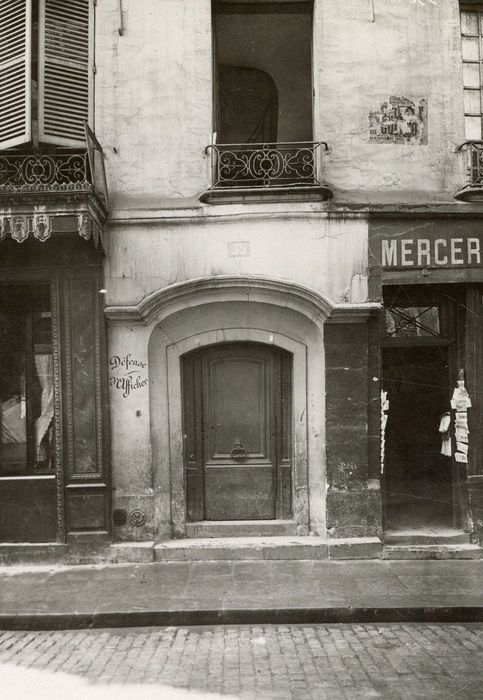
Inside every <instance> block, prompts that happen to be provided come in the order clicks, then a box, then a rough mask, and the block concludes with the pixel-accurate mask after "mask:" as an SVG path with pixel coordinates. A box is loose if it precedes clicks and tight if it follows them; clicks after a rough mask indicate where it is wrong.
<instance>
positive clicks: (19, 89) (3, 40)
mask: <svg viewBox="0 0 483 700" xmlns="http://www.w3.org/2000/svg"><path fill="white" fill-rule="evenodd" d="M31 18H32V9H31V0H0V148H9V147H10V146H18V145H19V144H22V143H26V142H28V141H30V138H31V112H30V102H31V87H30V75H31V68H30V65H31V56H30V52H31V33H32V30H31Z"/></svg>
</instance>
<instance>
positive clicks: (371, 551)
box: [154, 536, 382, 561]
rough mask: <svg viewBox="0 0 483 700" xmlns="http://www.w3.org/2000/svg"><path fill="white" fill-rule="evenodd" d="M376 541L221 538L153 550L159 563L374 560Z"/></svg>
mask: <svg viewBox="0 0 483 700" xmlns="http://www.w3.org/2000/svg"><path fill="white" fill-rule="evenodd" d="M381 551H382V544H381V541H380V540H379V539H378V538H377V537H367V538H350V539H343V540H342V539H341V540H326V539H325V538H322V537H316V536H300V537H289V536H284V537H219V538H216V539H215V538H209V537H205V538H191V539H185V540H167V541H165V542H159V543H157V544H156V545H155V547H154V559H155V560H156V561H212V560H247V561H248V560H264V559H265V560H275V559H277V560H290V559H293V560H295V559H305V560H307V559H309V560H310V559H312V560H319V559H373V558H380V556H381Z"/></svg>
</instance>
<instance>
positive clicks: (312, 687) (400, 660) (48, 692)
mask: <svg viewBox="0 0 483 700" xmlns="http://www.w3.org/2000/svg"><path fill="white" fill-rule="evenodd" d="M0 678H1V681H2V688H3V690H2V695H3V694H4V693H5V691H6V689H8V693H6V694H5V695H3V696H4V697H8V698H9V700H12V699H13V700H16V699H17V698H18V699H20V698H21V699H22V700H23V699H24V698H29V699H30V698H31V699H32V700H37V699H38V698H44V697H45V698H47V697H49V696H50V697H52V693H55V694H56V695H57V697H58V698H59V700H60V699H61V698H64V697H65V698H69V700H74V699H76V698H77V697H78V698H81V697H82V698H101V697H102V698H110V697H112V698H114V697H116V698H124V697H126V698H127V697H129V698H142V699H144V698H154V697H156V698H170V700H171V698H189V697H224V698H225V697H241V698H257V699H258V698H280V699H282V698H314V699H315V698H317V699H320V698H328V699H329V700H337V699H338V698H344V699H346V698H347V699H348V700H356V699H357V698H391V700H396V699H398V698H408V699H413V698H438V700H442V699H445V698H458V700H459V699H463V698H464V699H466V698H474V699H475V700H476V699H477V698H478V699H481V698H482V697H483V691H482V687H483V624H476V623H475V624H465V625H463V624H446V625H442V624H427V625H421V624H378V625H376V624H358V625H356V624H353V625H336V624H333V625H303V626H302V625H267V626H257V627H255V626H225V627H222V626H216V627H190V628H183V627H176V628H175V627H164V628H125V629H106V630H103V629H99V630H83V631H61V632H7V631H6V632H1V633H0Z"/></svg>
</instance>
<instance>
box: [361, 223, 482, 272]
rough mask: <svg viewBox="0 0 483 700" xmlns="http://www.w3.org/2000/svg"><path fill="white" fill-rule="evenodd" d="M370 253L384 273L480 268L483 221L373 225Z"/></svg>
mask: <svg viewBox="0 0 483 700" xmlns="http://www.w3.org/2000/svg"><path fill="white" fill-rule="evenodd" d="M370 251H371V255H372V257H373V259H374V258H375V260H374V262H375V263H376V264H377V265H378V266H381V267H382V268H383V269H384V270H395V269H398V270H404V269H411V268H413V269H417V268H419V269H424V268H429V269H431V268H432V269H434V268H463V267H473V268H475V267H476V268H483V221H481V222H479V221H468V222H465V221H461V220H460V221H457V222H453V221H451V220H441V221H429V222H427V221H425V222H414V221H398V222H387V223H386V224H382V225H381V224H379V225H378V224H375V223H374V224H373V225H372V226H371V230H370Z"/></svg>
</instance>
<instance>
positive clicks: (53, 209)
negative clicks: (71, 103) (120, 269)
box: [0, 124, 109, 245]
mask: <svg viewBox="0 0 483 700" xmlns="http://www.w3.org/2000/svg"><path fill="white" fill-rule="evenodd" d="M85 137H86V138H85V145H84V147H81V148H80V149H68V150H67V149H65V150H60V149H59V150H49V151H43V152H42V151H36V150H33V149H30V150H29V151H14V150H10V151H3V152H0V241H1V240H3V239H5V238H13V239H14V240H16V241H17V242H18V243H22V242H23V241H25V240H27V239H28V238H29V236H31V235H32V236H33V237H34V238H37V239H38V240H39V241H41V242H43V241H46V240H47V239H48V238H50V236H51V234H52V232H53V231H59V230H62V231H64V232H65V231H70V230H77V232H78V233H79V235H80V236H81V237H82V238H85V239H86V240H89V239H90V238H92V239H93V240H94V243H95V245H98V244H99V243H102V229H103V226H104V224H105V222H106V219H107V214H108V206H109V205H108V196H107V184H106V173H105V169H104V156H103V152H102V148H101V146H100V144H99V142H98V141H97V139H96V137H95V135H94V133H93V132H92V130H91V129H90V128H89V127H88V126H87V124H86V125H85Z"/></svg>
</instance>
